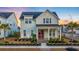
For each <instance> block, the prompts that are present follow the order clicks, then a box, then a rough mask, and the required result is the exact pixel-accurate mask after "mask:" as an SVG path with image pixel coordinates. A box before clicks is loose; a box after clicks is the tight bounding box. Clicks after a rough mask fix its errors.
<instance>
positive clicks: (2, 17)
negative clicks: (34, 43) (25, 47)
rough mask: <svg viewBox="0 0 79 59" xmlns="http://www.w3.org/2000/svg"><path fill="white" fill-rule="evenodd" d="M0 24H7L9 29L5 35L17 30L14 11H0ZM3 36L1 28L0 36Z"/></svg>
mask: <svg viewBox="0 0 79 59" xmlns="http://www.w3.org/2000/svg"><path fill="white" fill-rule="evenodd" d="M0 24H8V25H9V27H10V30H6V34H5V35H6V37H7V36H8V35H9V34H12V33H13V32H17V31H18V26H17V19H16V16H15V13H14V12H0ZM3 37H4V32H3V29H0V38H3Z"/></svg>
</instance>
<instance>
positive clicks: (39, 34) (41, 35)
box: [38, 30, 44, 39]
mask: <svg viewBox="0 0 79 59" xmlns="http://www.w3.org/2000/svg"><path fill="white" fill-rule="evenodd" d="M38 38H39V39H44V31H43V30H39V31H38Z"/></svg>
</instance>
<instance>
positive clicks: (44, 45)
mask: <svg viewBox="0 0 79 59" xmlns="http://www.w3.org/2000/svg"><path fill="white" fill-rule="evenodd" d="M68 47H73V48H79V46H46V43H41V46H0V48H68Z"/></svg>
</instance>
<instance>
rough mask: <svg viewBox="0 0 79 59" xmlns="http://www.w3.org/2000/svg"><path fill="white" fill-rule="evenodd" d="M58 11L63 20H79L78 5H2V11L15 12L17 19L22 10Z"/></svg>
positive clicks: (0, 9) (0, 8)
mask: <svg viewBox="0 0 79 59" xmlns="http://www.w3.org/2000/svg"><path fill="white" fill-rule="evenodd" d="M46 9H48V10H50V11H51V12H53V11H54V12H56V13H57V15H58V16H59V18H60V19H61V20H78V19H79V8H78V7H0V12H15V14H16V17H17V19H19V17H20V14H21V13H22V12H24V11H25V12H28V11H45V10H46Z"/></svg>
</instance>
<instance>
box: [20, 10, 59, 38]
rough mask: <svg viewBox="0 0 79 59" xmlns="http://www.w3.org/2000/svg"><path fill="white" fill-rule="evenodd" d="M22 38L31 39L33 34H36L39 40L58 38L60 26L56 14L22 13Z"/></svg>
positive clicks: (48, 12) (47, 11)
mask: <svg viewBox="0 0 79 59" xmlns="http://www.w3.org/2000/svg"><path fill="white" fill-rule="evenodd" d="M20 21H21V29H20V35H21V38H30V37H31V32H32V31H33V32H34V33H35V34H36V38H37V40H49V39H50V38H58V37H59V33H60V30H59V29H60V26H59V24H58V21H59V17H58V16H57V14H56V13H55V12H50V11H49V10H46V11H44V12H22V14H21V16H20Z"/></svg>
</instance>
